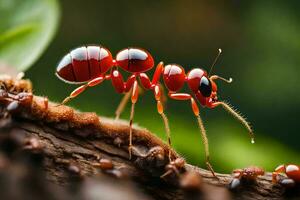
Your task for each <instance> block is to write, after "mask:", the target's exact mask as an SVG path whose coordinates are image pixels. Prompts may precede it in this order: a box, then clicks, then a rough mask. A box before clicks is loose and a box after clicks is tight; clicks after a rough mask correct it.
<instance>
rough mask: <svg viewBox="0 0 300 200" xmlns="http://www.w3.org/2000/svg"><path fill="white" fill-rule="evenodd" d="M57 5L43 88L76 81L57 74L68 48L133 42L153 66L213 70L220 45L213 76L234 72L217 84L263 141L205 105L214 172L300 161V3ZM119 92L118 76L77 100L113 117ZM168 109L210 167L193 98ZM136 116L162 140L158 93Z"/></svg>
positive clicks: (191, 149)
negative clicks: (252, 138) (228, 80)
mask: <svg viewBox="0 0 300 200" xmlns="http://www.w3.org/2000/svg"><path fill="white" fill-rule="evenodd" d="M2 1H3V0H2ZM58 3H59V4H60V6H59V7H60V12H61V14H60V15H61V16H60V24H59V26H58V28H57V34H56V35H55V37H54V40H53V41H52V42H51V43H50V45H49V47H48V48H47V49H46V51H45V52H44V53H43V54H42V56H41V57H40V58H39V60H38V61H37V62H35V64H34V65H33V66H32V67H31V68H30V69H29V70H28V71H27V72H26V77H27V78H30V79H31V80H32V81H33V84H34V90H35V93H36V94H38V95H44V96H48V97H49V98H50V99H51V100H54V101H58V102H59V101H62V100H63V99H64V97H66V96H67V95H68V94H69V93H70V92H71V91H72V90H73V89H74V88H75V87H76V86H74V85H68V84H66V83H64V82H62V81H60V80H58V79H57V78H56V76H55V75H54V71H55V68H56V65H57V63H58V62H59V61H60V59H61V57H62V56H63V55H65V54H66V53H67V52H68V51H69V50H71V49H72V48H75V47H77V46H81V45H86V44H101V45H103V46H105V47H107V48H108V49H110V50H111V52H112V53H113V54H114V55H115V54H116V53H117V52H118V51H119V50H121V49H123V48H126V47H128V46H137V47H142V48H145V49H147V50H149V51H150V52H151V53H152V55H153V57H154V59H155V61H156V63H157V62H159V61H164V63H178V64H181V65H183V66H184V67H185V69H186V71H188V70H190V69H192V68H193V67H201V68H204V69H206V70H208V69H209V66H210V65H211V63H212V61H213V59H214V57H215V56H216V54H217V49H218V48H222V50H223V55H222V56H221V58H220V60H219V61H218V63H217V65H216V66H215V69H214V73H215V74H218V75H221V76H223V77H233V79H234V82H233V83H232V84H226V83H223V82H218V83H219V84H218V86H219V96H220V98H221V99H222V100H228V101H229V102H230V103H231V104H232V105H234V106H235V107H236V108H238V110H240V111H241V112H242V113H243V114H244V115H245V116H246V117H247V119H248V120H249V121H250V122H251V124H252V125H253V127H254V130H255V134H256V143H255V144H254V145H252V144H251V143H250V139H249V137H248V135H247V131H246V130H245V129H244V128H243V127H242V125H241V124H239V123H238V122H237V121H236V120H235V119H234V118H233V117H232V116H230V115H229V114H228V113H226V111H224V110H222V109H221V108H216V109H214V110H210V109H205V108H204V109H201V111H200V112H201V114H202V118H203V120H204V123H205V126H206V129H207V134H208V137H209V141H210V151H211V162H212V164H213V166H214V168H215V170H217V171H219V172H230V171H231V170H232V169H233V168H240V167H246V166H248V165H257V166H262V167H264V168H265V169H267V170H273V169H274V168H275V167H276V166H277V165H278V164H281V163H290V162H291V163H300V157H299V152H300V145H299V140H300V134H299V131H298V124H299V113H300V112H299V111H300V107H299V106H300V95H299V91H300V78H299V75H300V68H299V66H300V56H299V53H300V13H299V7H300V3H299V1H296V0H294V1H260V0H253V1H238V0H231V1H224V0H223V1H180V0H172V1H146V0H132V1H113V0H111V1H99V0H97V1H96V0H94V1H92V0H87V1H80V0H73V1H61V2H58ZM16 6H17V5H16ZM49 9H50V8H49ZM50 15H51V14H50ZM0 45H1V40H0ZM0 48H1V47H0ZM24 52H25V53H26V54H30V53H31V48H27V49H22V53H24ZM0 59H1V57H0ZM153 71H154V70H152V71H151V72H149V75H150V76H151V77H152V74H153ZM123 74H124V75H125V76H127V75H128V74H127V73H126V72H124V73H123ZM297 91H298V92H297ZM121 98H122V95H120V94H117V93H116V92H115V91H114V89H113V88H112V86H111V83H110V82H105V83H104V84H102V85H100V86H98V87H95V88H92V89H89V90H88V91H86V92H85V93H83V94H82V95H80V97H79V98H77V99H75V100H73V101H72V102H71V103H70V105H72V106H74V107H76V108H77V109H79V110H81V111H95V112H97V113H98V114H99V115H103V116H107V117H114V112H115V109H116V107H117V105H118V103H119V101H120V99H121ZM129 109H130V104H128V106H127V108H126V110H125V112H124V114H123V115H122V116H121V118H123V119H128V118H129ZM166 112H167V115H168V117H169V120H170V125H171V132H172V133H171V134H172V140H173V145H174V147H175V149H176V150H177V151H178V152H180V153H181V154H182V155H183V156H184V157H185V158H186V159H187V161H188V162H190V163H193V164H196V165H198V166H202V167H204V166H205V165H204V152H203V145H202V141H201V137H200V133H199V130H198V127H197V123H196V119H195V118H194V117H193V114H192V111H191V108H190V105H189V102H184V101H174V100H168V102H167V111H166ZM134 121H135V123H137V124H139V125H141V126H143V127H146V128H147V129H149V130H150V131H152V132H154V133H156V134H157V135H159V136H160V137H161V138H163V139H165V135H164V127H163V123H162V121H161V118H160V116H159V115H158V114H157V112H156V104H155V100H154V98H153V95H152V93H151V92H147V91H146V92H145V93H144V94H143V95H142V96H140V99H139V101H138V104H137V106H136V115H135V120H134Z"/></svg>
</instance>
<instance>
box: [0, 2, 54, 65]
mask: <svg viewBox="0 0 300 200" xmlns="http://www.w3.org/2000/svg"><path fill="white" fill-rule="evenodd" d="M58 21H59V6H58V3H57V1H56V0H0V66H1V65H3V66H9V67H13V68H15V69H17V70H18V71H24V70H26V69H28V68H29V67H30V66H31V65H32V64H33V63H34V62H35V61H36V60H37V59H38V58H39V57H40V56H41V54H42V53H43V51H44V50H45V49H46V47H47V45H48V44H49V42H50V41H51V39H52V38H53V36H54V33H55V31H56V28H57V25H58Z"/></svg>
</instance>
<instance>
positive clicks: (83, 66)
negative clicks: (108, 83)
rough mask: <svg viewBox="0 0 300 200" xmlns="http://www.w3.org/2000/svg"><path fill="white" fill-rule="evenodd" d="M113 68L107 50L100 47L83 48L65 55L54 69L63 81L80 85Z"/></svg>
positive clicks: (111, 59) (110, 56)
mask: <svg viewBox="0 0 300 200" xmlns="http://www.w3.org/2000/svg"><path fill="white" fill-rule="evenodd" d="M112 66H113V58H112V55H111V53H110V52H109V50H107V49H106V48H104V47H101V46H87V47H85V46H83V47H78V48H76V49H73V50H72V51H71V52H70V53H68V54H67V55H65V56H64V57H63V58H62V59H61V61H60V62H59V64H58V66H57V68H56V75H57V76H58V77H59V78H60V79H62V80H63V81H66V82H70V83H82V82H87V81H89V80H92V79H93V78H96V77H99V75H101V74H104V73H105V72H107V71H108V70H109V69H110V68H111V67H112Z"/></svg>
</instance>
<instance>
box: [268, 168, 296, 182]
mask: <svg viewBox="0 0 300 200" xmlns="http://www.w3.org/2000/svg"><path fill="white" fill-rule="evenodd" d="M279 174H286V176H287V177H288V178H284V179H280V177H279ZM272 178H273V182H274V183H280V184H282V185H285V186H294V185H295V184H296V183H300V166H299V165H293V164H289V165H279V166H278V167H277V168H276V169H275V171H274V172H273V173H272Z"/></svg>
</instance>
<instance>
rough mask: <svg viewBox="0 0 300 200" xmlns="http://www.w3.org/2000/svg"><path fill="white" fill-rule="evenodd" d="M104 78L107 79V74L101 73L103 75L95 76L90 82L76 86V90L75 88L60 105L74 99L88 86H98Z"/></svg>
mask: <svg viewBox="0 0 300 200" xmlns="http://www.w3.org/2000/svg"><path fill="white" fill-rule="evenodd" d="M104 79H105V76H104V75H101V76H99V77H97V78H94V79H92V80H90V81H89V82H88V83H86V84H84V85H81V86H79V87H78V88H76V89H75V90H73V92H71V94H70V95H69V96H68V97H67V98H65V99H64V100H63V102H62V103H61V104H60V105H63V104H66V103H67V102H69V101H70V100H71V99H74V98H75V97H77V96H78V95H79V94H81V93H82V92H84V91H85V90H86V89H87V88H88V87H93V86H96V85H98V84H100V83H102V82H103V80H104Z"/></svg>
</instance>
